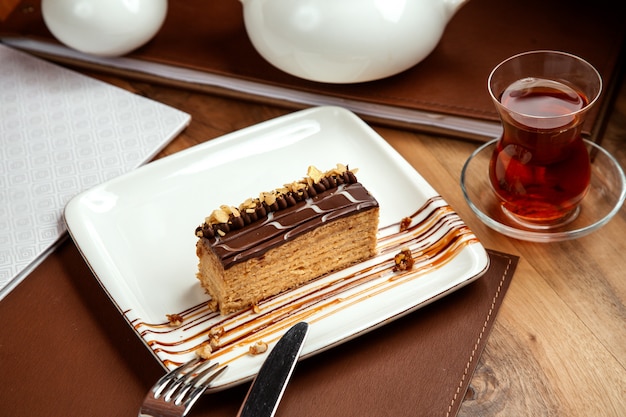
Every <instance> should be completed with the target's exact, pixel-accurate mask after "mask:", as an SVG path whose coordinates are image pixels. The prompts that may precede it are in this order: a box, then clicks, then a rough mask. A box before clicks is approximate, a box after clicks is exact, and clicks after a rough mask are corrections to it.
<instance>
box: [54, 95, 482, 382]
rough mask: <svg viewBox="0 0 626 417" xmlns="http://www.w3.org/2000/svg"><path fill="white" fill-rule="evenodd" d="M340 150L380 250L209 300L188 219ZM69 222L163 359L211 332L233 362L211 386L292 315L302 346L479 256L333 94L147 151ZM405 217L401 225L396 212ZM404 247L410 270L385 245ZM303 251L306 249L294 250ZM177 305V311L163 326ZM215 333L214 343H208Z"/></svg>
mask: <svg viewBox="0 0 626 417" xmlns="http://www.w3.org/2000/svg"><path fill="white" fill-rule="evenodd" d="M337 163H343V164H348V165H349V166H350V167H351V168H358V173H357V176H358V178H359V181H360V182H362V183H363V184H364V185H365V186H366V187H367V189H368V190H369V191H370V192H371V193H372V194H373V195H374V196H375V197H376V199H377V200H378V202H379V204H380V228H379V233H378V249H379V255H378V256H377V257H375V258H374V259H371V260H368V261H366V262H363V263H361V264H359V265H356V266H354V267H351V268H348V269H345V270H343V271H339V272H337V273H334V274H330V275H327V276H325V277H322V278H319V279H317V280H314V281H313V282H311V283H309V284H308V285H305V286H303V287H301V288H298V289H296V290H292V291H288V292H286V293H284V294H281V295H279V296H277V297H273V298H271V299H268V300H265V301H264V302H263V303H261V304H259V306H258V311H256V312H255V311H252V309H248V310H245V311H242V312H239V313H236V314H232V315H230V316H220V315H218V314H216V313H213V312H211V311H209V309H208V307H207V301H208V296H207V295H206V294H205V293H204V291H203V290H202V289H201V287H200V285H199V282H198V280H197V279H196V277H195V274H196V271H197V258H196V254H195V243H196V240H197V238H196V237H195V235H194V230H195V228H196V226H198V225H199V224H200V223H202V221H203V219H204V218H205V217H206V216H207V215H208V214H209V213H210V212H211V211H212V210H213V209H215V208H217V207H219V206H220V205H222V204H228V205H235V206H236V205H239V203H241V202H242V201H244V200H245V199H246V198H248V197H256V195H257V194H258V193H259V192H260V191H269V190H272V189H275V188H277V187H280V186H282V184H285V183H288V182H291V181H293V180H297V179H300V178H302V177H304V176H305V175H306V169H307V167H308V166H309V165H315V166H316V167H317V168H319V169H321V170H322V171H325V170H327V169H330V168H333V167H334V166H335V165H336V164H337ZM65 218H66V222H67V225H68V229H69V231H70V234H71V236H72V238H73V239H74V241H75V242H76V244H77V246H78V247H79V249H80V251H81V252H82V254H83V256H84V257H85V260H86V261H87V263H88V264H89V266H90V267H91V269H92V270H93V272H94V274H95V276H96V277H97V279H98V280H99V281H100V283H101V284H102V286H103V288H104V289H105V290H106V291H107V293H108V294H109V296H110V297H111V299H112V300H113V302H114V303H115V304H116V305H117V307H118V308H119V310H120V312H121V313H122V314H123V315H124V317H125V318H126V320H127V321H128V322H129V323H130V325H131V326H132V327H133V328H134V329H135V331H136V332H137V334H138V335H139V337H140V338H141V339H142V340H143V341H144V342H145V344H146V346H148V347H149V349H150V351H151V352H152V353H153V354H154V355H155V356H156V357H157V358H158V360H159V361H161V363H162V364H163V365H164V366H165V367H167V368H172V367H173V366H175V365H176V364H178V363H181V362H184V361H186V360H188V359H191V358H193V357H194V355H195V351H196V350H197V349H198V348H199V347H200V346H201V345H203V344H205V343H208V341H209V339H211V338H212V339H213V341H214V350H213V353H212V356H213V357H214V358H215V359H216V360H217V361H219V362H220V363H222V364H228V365H229V369H228V370H227V372H225V373H224V374H222V376H220V378H218V379H217V380H216V381H215V383H214V386H213V388H212V390H214V391H216V390H220V389H224V388H227V387H230V386H233V385H236V384H239V383H242V382H244V381H247V380H249V379H251V378H252V377H253V376H254V375H255V374H256V372H257V371H258V369H259V368H260V366H261V364H262V362H263V360H264V358H265V355H264V354H260V355H253V354H250V353H249V347H250V346H251V345H253V344H255V343H256V342H258V341H261V342H263V343H266V344H267V345H268V346H269V348H270V349H271V347H272V346H273V344H274V343H275V342H276V341H277V340H278V338H280V336H281V335H282V334H283V333H284V332H285V331H286V330H287V329H288V328H289V327H290V326H291V325H293V324H295V323H296V322H298V321H307V322H309V324H310V325H311V327H310V332H309V336H308V338H307V342H306V344H305V346H304V349H303V352H302V353H303V357H306V356H310V355H313V354H315V353H317V352H320V351H322V350H324V349H328V348H329V347H332V346H334V345H337V344H340V343H342V342H344V341H346V340H348V339H351V338H354V337H356V336H358V335H360V334H362V333H364V332H367V331H369V330H372V329H374V328H376V327H378V326H380V325H383V324H384V323H387V322H389V321H390V320H393V319H395V318H397V317H400V316H402V315H404V314H407V313H409V312H411V311H414V310H416V309H418V308H420V307H422V306H424V305H426V304H427V303H430V302H432V301H433V300H436V299H438V298H440V297H442V296H444V295H446V294H448V293H450V292H452V291H455V290H457V289H458V288H460V287H462V286H464V285H466V284H468V283H469V282H471V281H473V280H475V279H476V278H478V277H479V276H480V275H482V274H483V273H484V271H485V270H486V269H487V267H488V265H489V258H488V256H487V253H486V251H485V249H484V248H483V246H482V245H481V244H480V243H479V242H478V240H477V239H476V237H475V236H474V235H473V234H472V232H471V231H470V230H469V229H468V228H467V226H466V225H465V224H464V223H463V222H462V220H461V219H460V218H459V217H458V215H457V214H456V213H455V212H454V211H453V210H452V209H451V208H450V207H449V206H448V204H447V203H446V202H445V201H444V200H443V199H442V198H441V197H440V196H439V195H438V194H437V193H436V192H435V190H434V189H433V188H432V187H431V186H430V185H429V184H428V183H427V182H426V181H425V180H424V179H423V178H422V177H421V176H420V175H419V174H418V173H417V172H416V171H415V170H414V169H413V168H412V167H411V166H410V165H409V163H408V162H406V160H404V159H403V158H402V157H401V156H400V155H399V154H398V153H397V152H396V151H395V150H394V149H393V148H392V147H391V146H390V145H389V144H387V142H385V141H384V139H382V138H381V137H380V136H379V135H378V134H377V133H376V132H374V131H373V130H372V129H371V128H370V127H369V126H368V125H366V124H365V123H364V122H363V121H362V120H361V119H359V118H358V117H356V116H355V115H354V114H353V113H351V112H349V111H347V110H345V109H342V108H338V107H318V108H312V109H308V110H303V111H300V112H297V113H293V114H290V115H287V116H283V117H280V118H277V119H274V120H270V121H268V122H264V123H261V124H258V125H255V126H252V127H249V128H246V129H242V130H240V131H237V132H234V133H231V134H228V135H226V136H223V137H221V138H219V139H215V140H211V141H208V142H206V143H203V144H201V145H198V146H195V147H193V148H190V149H187V150H185V151H182V152H179V153H176V154H174V155H171V156H168V157H166V158H163V159H160V160H158V161H155V162H153V163H150V164H148V165H146V166H144V167H141V168H140V169H137V170H135V171H133V172H131V173H129V174H126V175H124V176H121V177H119V178H116V179H114V180H111V181H109V182H107V183H104V184H102V185H99V186H96V187H94V188H92V189H90V190H88V191H86V192H83V193H82V194H80V195H78V196H76V197H75V198H74V199H72V200H71V201H70V202H69V203H68V205H67V207H66V210H65ZM404 218H410V219H411V223H410V227H408V228H407V229H406V230H401V228H400V223H401V221H402V219H404ZM404 248H410V249H411V251H412V252H413V256H414V258H415V260H416V263H415V266H414V267H413V269H412V270H410V271H398V272H394V271H393V270H392V267H393V264H394V262H393V258H394V256H395V255H396V254H397V253H398V252H400V250H401V249H404ZM303 256H306V254H303ZM168 314H179V315H181V316H182V317H183V319H184V320H183V323H182V325H181V326H178V327H171V326H169V325H168V320H167V318H166V316H167V315H168ZM216 343H217V345H215V344H216Z"/></svg>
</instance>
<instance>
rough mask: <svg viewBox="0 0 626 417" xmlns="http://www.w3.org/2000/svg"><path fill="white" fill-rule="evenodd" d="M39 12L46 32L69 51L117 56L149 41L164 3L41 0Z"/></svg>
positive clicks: (157, 0)
mask: <svg viewBox="0 0 626 417" xmlns="http://www.w3.org/2000/svg"><path fill="white" fill-rule="evenodd" d="M41 12H42V15H43V18H44V22H45V23H46V26H47V27H48V29H49V30H50V32H52V34H53V35H54V36H55V38H57V39H58V40H59V41H60V42H62V43H63V44H65V45H67V46H69V47H70V48H73V49H76V50H78V51H80V52H84V53H88V54H92V55H98V56H118V55H124V54H126V53H128V52H130V51H132V50H134V49H136V48H139V47H140V46H142V45H143V44H145V43H146V42H148V41H149V40H150V39H152V37H153V36H154V35H155V34H156V33H157V32H158V30H159V29H160V28H161V26H162V24H163V21H164V20H165V15H166V13H167V0H42V2H41Z"/></svg>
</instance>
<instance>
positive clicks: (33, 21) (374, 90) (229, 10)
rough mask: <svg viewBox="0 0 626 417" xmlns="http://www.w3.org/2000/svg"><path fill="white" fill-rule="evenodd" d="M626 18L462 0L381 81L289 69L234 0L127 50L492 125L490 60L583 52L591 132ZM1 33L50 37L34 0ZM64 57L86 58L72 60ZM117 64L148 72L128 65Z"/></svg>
mask: <svg viewBox="0 0 626 417" xmlns="http://www.w3.org/2000/svg"><path fill="white" fill-rule="evenodd" d="M433 1H437V0H433ZM439 1H443V0H439ZM625 21H626V9H624V8H621V7H617V6H616V4H614V2H612V0H600V1H596V2H589V1H586V0H554V1H545V0H515V1H501V0H469V1H468V2H467V3H466V4H465V5H464V6H463V7H462V8H461V9H460V10H459V11H458V12H457V14H456V15H455V16H454V17H453V18H452V20H451V21H450V22H449V24H448V26H447V27H446V30H445V32H444V35H443V37H442V39H441V41H440V43H439V45H438V46H437V48H436V49H435V50H434V52H433V53H432V54H431V55H430V56H428V57H427V58H426V59H425V60H424V61H422V62H421V63H419V64H418V65H416V66H415V67H413V68H411V69H410V70H407V71H405V72H404V73H402V74H399V75H397V76H394V77H390V78H386V79H383V80H379V81H374V82H369V83H361V84H352V85H334V84H324V83H315V82H310V81H306V80H302V79H299V78H296V77H293V76H291V75H288V74H286V73H283V72H282V71H279V70H277V69H276V68H274V67H273V66H271V65H270V64H268V63H267V62H266V61H265V60H263V59H262V58H261V56H260V55H259V54H258V53H256V51H255V50H254V48H253V46H252V44H251V43H250V41H249V40H248V37H247V34H246V32H245V28H244V26H243V18H242V11H241V4H240V2H239V1H236V0H228V1H212V2H207V1H202V0H185V1H177V2H170V3H169V10H168V16H167V19H166V21H165V24H164V26H163V27H162V29H161V31H160V32H159V33H158V34H157V35H156V37H155V38H154V39H153V40H152V41H151V42H150V43H148V44H147V45H146V46H144V47H142V48H140V49H139V50H137V51H135V52H134V53H132V54H131V55H130V57H134V58H137V59H139V60H143V61H151V62H157V63H161V64H168V65H172V66H174V67H183V68H187V69H194V70H199V71H201V72H206V73H212V74H218V75H224V76H227V77H230V78H233V79H240V80H246V81H253V82H258V83H261V84H263V85H271V86H276V87H285V88H288V89H290V90H293V91H298V92H304V93H313V94H316V95H321V96H322V98H323V97H332V98H339V99H341V100H345V99H348V100H355V101H356V102H364V103H374V104H377V105H384V106H388V109H403V110H409V111H420V112H427V113H428V114H434V115H447V116H454V117H460V118H463V119H469V120H472V121H479V122H486V123H489V124H490V125H491V126H492V129H493V126H496V128H497V124H498V116H497V113H496V112H495V109H494V107H493V104H492V103H491V100H490V98H489V95H488V92H487V87H486V84H487V77H488V75H489V73H490V71H491V69H492V68H493V67H494V66H495V65H496V64H497V63H498V62H500V61H502V60H503V59H505V58H507V57H509V56H511V55H514V54H517V53H520V52H523V51H527V50H534V49H556V50H562V51H567V52H570V53H573V54H576V55H579V56H581V57H583V58H585V59H587V60H588V61H589V62H591V63H592V64H593V65H594V66H595V67H596V68H597V69H598V71H599V72H600V73H601V75H602V77H603V79H604V81H605V89H604V94H603V96H602V98H601V100H600V103H599V105H597V106H595V107H594V108H593V109H592V111H591V114H590V116H589V118H588V123H587V124H586V126H585V128H586V130H587V132H588V133H590V134H591V136H592V137H594V138H595V137H596V136H597V137H601V134H602V132H603V128H604V121H605V119H606V117H605V115H606V113H607V111H606V110H607V109H608V108H609V107H610V106H611V102H612V98H613V95H614V94H613V91H614V87H613V86H614V85H616V84H617V80H618V78H619V77H618V75H619V65H620V50H621V48H622V45H623V44H624V39H625V37H626V25H624V22H625ZM2 35H18V36H31V37H38V38H41V39H47V40H50V39H51V38H52V37H51V35H50V33H49V32H48V31H47V29H46V28H45V25H44V24H43V20H42V18H41V14H40V10H39V0H22V7H18V8H17V9H16V11H15V12H14V13H13V14H12V15H11V16H9V18H7V20H6V21H5V22H0V36H2ZM407 42H411V40H407ZM50 58H52V59H54V58H55V57H50ZM70 63H72V64H76V65H81V64H83V65H84V66H90V65H88V64H85V63H84V62H82V63H81V62H79V61H71V62H70ZM99 69H103V70H110V71H113V68H110V67H103V66H102V65H100V66H99ZM114 72H118V73H120V72H119V71H114ZM121 73H122V74H125V75H127V76H137V77H139V78H142V77H146V75H145V74H140V73H136V72H132V71H128V72H124V71H122V72H121ZM149 79H150V80H151V81H161V82H168V81H169V82H170V83H172V84H175V85H179V86H183V87H188V88H198V89H208V90H209V91H212V92H218V93H222V94H230V95H234V96H236V97H238V98H247V99H253V100H262V101H264V102H273V103H274V104H282V105H287V106H290V107H306V106H307V104H308V105H310V104H311V103H307V102H306V100H305V102H304V103H295V102H293V101H289V100H285V101H281V100H280V98H278V99H277V98H272V99H270V98H268V97H267V95H264V93H262V92H259V91H256V92H249V91H234V90H233V89H232V88H230V87H229V88H225V87H224V88H221V86H219V85H214V86H211V87H210V88H208V87H207V86H202V85H199V84H194V83H182V85H181V83H180V82H174V81H173V80H167V79H158V77H157V79H155V78H149ZM315 104H326V103H323V102H322V103H315ZM345 106H346V107H348V108H350V109H351V110H353V111H355V112H356V113H357V114H359V115H360V116H361V117H363V118H365V119H366V120H368V121H376V122H379V123H386V124H390V125H394V126H400V127H405V128H414V129H417V130H425V131H430V132H435V133H448V134H453V135H456V136H462V137H472V138H477V137H474V134H472V133H470V132H467V131H465V132H462V131H459V130H458V128H456V127H455V128H452V127H450V126H449V125H447V126H444V127H441V126H438V125H436V123H439V122H440V120H441V118H438V117H430V118H428V121H427V122H424V121H422V122H419V123H418V124H417V125H416V124H415V120H412V119H411V116H406V115H405V116H399V118H398V119H393V116H392V115H393V114H394V113H395V112H394V111H393V110H391V111H390V113H387V114H385V115H373V114H367V113H364V112H365V110H363V109H360V110H359V109H354V108H351V107H350V105H349V104H345ZM428 123H433V124H432V125H429V124H428ZM444 124H445V123H444ZM496 131H497V130H496ZM477 139H480V138H477ZM483 139H484V138H483Z"/></svg>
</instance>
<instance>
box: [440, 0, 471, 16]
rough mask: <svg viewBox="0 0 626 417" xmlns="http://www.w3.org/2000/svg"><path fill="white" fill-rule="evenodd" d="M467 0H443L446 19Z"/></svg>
mask: <svg viewBox="0 0 626 417" xmlns="http://www.w3.org/2000/svg"><path fill="white" fill-rule="evenodd" d="M468 1H469V0H443V3H444V9H445V10H446V13H447V17H448V20H450V19H451V18H452V16H454V14H455V13H456V12H457V11H459V9H460V8H461V7H463V5H464V4H465V3H467V2H468Z"/></svg>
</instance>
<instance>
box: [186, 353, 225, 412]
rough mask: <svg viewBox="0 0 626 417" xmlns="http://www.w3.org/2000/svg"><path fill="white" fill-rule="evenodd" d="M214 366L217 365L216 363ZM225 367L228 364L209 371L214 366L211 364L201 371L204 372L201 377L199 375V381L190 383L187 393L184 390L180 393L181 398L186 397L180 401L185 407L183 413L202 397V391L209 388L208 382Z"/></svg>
mask: <svg viewBox="0 0 626 417" xmlns="http://www.w3.org/2000/svg"><path fill="white" fill-rule="evenodd" d="M215 366H217V364H216V365H215ZM226 368H228V365H226V366H224V367H222V368H220V369H218V370H217V371H215V372H213V373H211V371H213V369H215V368H214V367H213V366H212V367H210V368H209V369H207V370H205V371H204V372H203V373H202V374H204V375H203V376H201V377H200V376H199V377H200V380H201V382H198V383H195V384H193V385H191V387H193V390H192V391H191V392H190V393H189V394H188V395H186V394H187V393H186V392H185V393H183V394H182V395H181V399H182V398H183V397H186V398H185V399H183V400H182V401H181V403H182V405H183V406H184V407H185V413H188V412H189V410H190V409H191V407H192V406H193V405H194V404H195V403H196V401H198V399H199V398H200V397H202V394H204V391H206V390H207V389H208V388H209V383H210V382H211V381H213V380H214V379H215V378H217V377H218V376H220V375H221V374H222V372H224V371H225V370H226Z"/></svg>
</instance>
